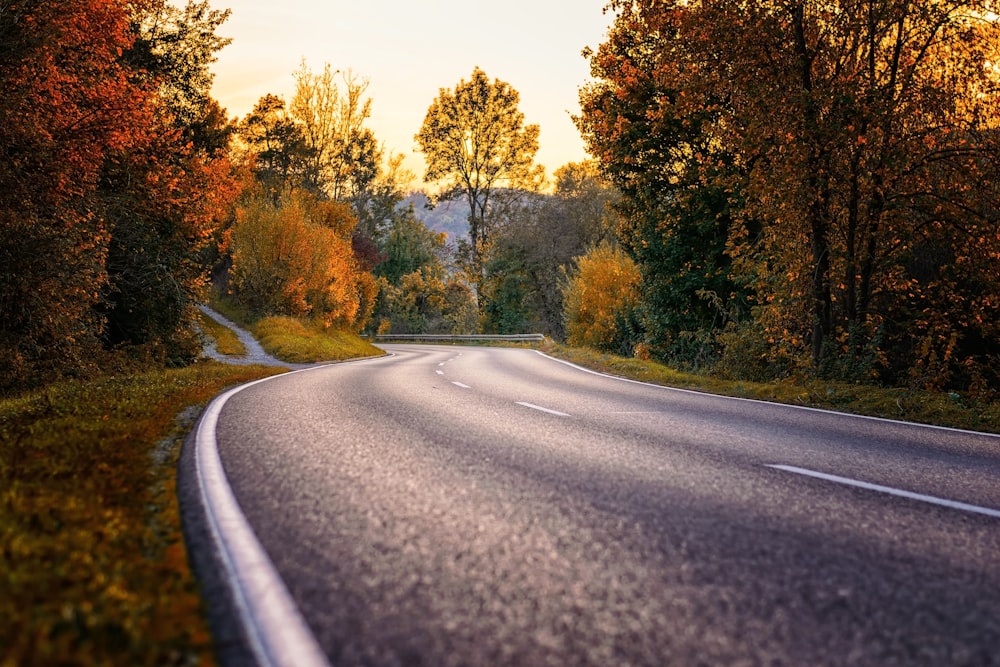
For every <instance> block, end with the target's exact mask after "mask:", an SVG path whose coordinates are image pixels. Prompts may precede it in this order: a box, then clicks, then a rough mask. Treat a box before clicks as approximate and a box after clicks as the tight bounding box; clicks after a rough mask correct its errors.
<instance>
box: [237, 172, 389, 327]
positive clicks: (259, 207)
mask: <svg viewBox="0 0 1000 667" xmlns="http://www.w3.org/2000/svg"><path fill="white" fill-rule="evenodd" d="M354 225H355V220H354V217H353V215H352V214H351V212H350V209H349V207H348V205H347V204H343V203H339V202H331V201H324V200H321V199H318V198H317V197H315V196H314V195H311V194H309V193H307V192H305V191H302V190H292V191H290V192H289V193H288V194H286V195H284V196H282V197H281V198H280V199H279V200H278V202H277V203H275V202H274V200H273V199H272V198H271V197H270V196H268V195H266V194H265V193H263V192H256V191H255V192H253V193H252V194H250V195H249V196H247V197H245V199H244V201H243V203H242V204H241V205H240V206H238V207H237V210H236V222H235V224H234V226H233V228H232V231H231V235H230V251H231V255H232V260H233V266H232V269H231V287H232V290H233V294H234V296H235V297H236V298H237V300H238V301H240V302H241V303H243V304H244V305H245V306H247V307H248V308H249V309H250V310H251V311H253V312H255V313H257V314H260V315H291V316H296V317H307V316H308V317H312V318H313V319H315V320H317V321H319V322H321V323H322V324H323V325H324V326H326V327H331V326H333V327H337V328H348V329H360V328H361V327H362V326H364V325H365V323H366V322H367V320H368V318H369V317H370V315H371V310H372V307H373V305H374V300H375V294H376V292H377V289H378V288H377V285H376V283H375V279H374V278H373V277H372V275H371V274H370V273H368V272H365V271H363V270H362V269H361V267H360V266H359V265H358V263H357V261H356V259H355V257H354V252H353V249H352V247H351V234H352V232H353V229H354Z"/></svg>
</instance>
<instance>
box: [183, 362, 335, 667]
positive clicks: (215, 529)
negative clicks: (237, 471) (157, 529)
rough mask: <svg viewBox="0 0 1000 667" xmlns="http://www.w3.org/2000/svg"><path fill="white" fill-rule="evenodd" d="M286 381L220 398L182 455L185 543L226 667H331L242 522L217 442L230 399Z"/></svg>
mask: <svg viewBox="0 0 1000 667" xmlns="http://www.w3.org/2000/svg"><path fill="white" fill-rule="evenodd" d="M293 372H303V371H293ZM283 375H284V374H283ZM283 375H277V376H272V377H268V378H263V379H261V380H256V381H254V382H250V383H247V384H243V385H240V386H238V387H235V388H233V389H230V390H228V391H226V392H224V393H222V394H220V395H219V396H217V397H216V398H215V399H213V400H212V402H211V403H209V405H208V407H206V408H205V410H204V411H203V412H202V414H201V417H200V418H199V420H198V423H197V425H196V426H195V428H194V429H193V430H192V431H191V432H190V433H189V434H188V436H187V438H186V439H185V442H184V447H183V449H182V451H181V460H180V463H179V466H178V480H177V486H178V495H179V498H180V506H181V517H182V524H183V530H184V538H185V542H186V543H187V545H188V550H189V554H190V559H191V563H192V567H193V568H194V571H195V575H196V576H197V578H198V581H199V583H200V585H201V587H202V596H203V598H204V599H206V600H211V601H212V604H206V608H207V616H208V621H209V625H210V627H211V629H212V634H213V638H214V640H215V645H216V655H217V657H218V659H219V662H220V664H222V665H223V667H230V666H234V667H235V666H237V665H240V666H242V665H249V664H254V665H258V667H285V666H288V667H292V666H294V667H329V662H328V661H327V659H326V656H325V655H324V654H323V652H322V650H321V649H320V647H319V644H318V643H317V641H316V639H315V637H314V636H313V634H312V631H311V630H309V628H308V626H307V625H306V623H305V620H304V619H303V618H302V615H301V613H300V612H299V610H298V608H297V607H296V606H295V603H294V602H293V601H292V599H291V596H290V595H289V593H288V589H287V588H286V587H285V584H284V582H283V581H282V580H281V578H280V576H278V573H277V572H276V571H275V569H274V566H273V564H272V563H271V560H270V559H269V558H268V556H267V554H266V553H265V551H264V549H263V547H262V546H261V545H260V542H259V541H258V540H257V537H256V535H254V533H253V530H252V529H251V528H250V526H249V524H248V523H247V521H246V518H245V517H244V516H243V513H242V511H241V510H240V508H239V505H238V503H237V501H236V498H235V496H234V495H233V492H232V488H231V487H230V486H229V482H228V480H227V479H226V476H225V471H224V470H223V468H222V462H221V460H220V458H219V452H218V447H217V445H216V439H215V428H216V424H217V421H218V418H219V414H220V413H221V411H222V408H223V407H224V406H225V404H226V402H227V401H228V400H229V398H231V397H232V396H233V395H235V394H237V393H239V392H240V391H242V390H244V389H246V388H248V387H251V386H254V385H256V384H259V383H261V382H267V381H268V380H272V379H274V378H276V377H282V376H283Z"/></svg>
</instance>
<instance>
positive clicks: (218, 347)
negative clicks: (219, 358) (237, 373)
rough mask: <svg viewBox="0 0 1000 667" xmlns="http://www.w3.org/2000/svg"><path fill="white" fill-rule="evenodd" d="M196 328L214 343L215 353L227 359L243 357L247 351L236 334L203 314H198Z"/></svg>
mask: <svg viewBox="0 0 1000 667" xmlns="http://www.w3.org/2000/svg"><path fill="white" fill-rule="evenodd" d="M198 326H199V327H201V330H202V331H203V332H204V334H205V335H206V336H208V337H209V338H211V339H212V340H214V341H215V351H216V352H218V353H219V354H224V355H226V356H229V357H245V356H247V349H246V347H245V346H244V345H243V343H242V342H241V341H240V338H239V336H237V335H236V332H235V331H233V330H232V329H230V328H229V327H227V326H223V325H221V324H219V323H218V322H216V321H215V320H213V319H212V318H211V317H209V316H208V315H206V314H205V313H199V314H198Z"/></svg>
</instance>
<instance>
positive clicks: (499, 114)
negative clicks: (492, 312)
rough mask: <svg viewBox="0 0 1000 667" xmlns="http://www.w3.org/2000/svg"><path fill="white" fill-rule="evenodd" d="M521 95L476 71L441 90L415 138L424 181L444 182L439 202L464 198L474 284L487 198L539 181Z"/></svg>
mask: <svg viewBox="0 0 1000 667" xmlns="http://www.w3.org/2000/svg"><path fill="white" fill-rule="evenodd" d="M519 101H520V95H519V94H518V92H517V91H516V90H514V89H513V88H512V87H511V86H510V84H508V83H505V82H503V81H500V80H499V79H496V80H494V81H493V82H492V83H491V82H490V80H489V79H488V77H487V76H486V74H485V72H483V71H482V70H481V69H479V68H478V67H477V68H475V69H474V70H473V72H472V77H471V79H470V80H469V81H468V82H466V81H465V80H464V79H463V80H462V81H460V82H459V83H458V85H457V86H455V89H454V91H452V90H450V89H443V88H442V89H441V91H440V93H439V94H438V97H437V98H435V100H434V101H433V103H432V104H431V106H430V108H429V109H428V110H427V115H426V116H425V118H424V122H423V125H422V126H421V128H420V132H418V133H417V135H416V137H415V139H416V141H417V143H418V145H419V147H420V150H421V152H423V153H424V158H425V160H426V162H427V170H426V172H425V174H424V181H425V182H428V183H436V182H443V183H444V191H443V192H442V193H441V194H440V195H439V199H440V200H442V201H447V200H453V199H458V198H463V197H464V198H465V201H466V202H467V204H468V206H469V240H470V246H471V247H470V249H471V258H472V265H473V272H474V275H475V276H476V284H477V285H478V283H479V281H480V279H481V276H482V259H483V252H484V248H485V247H486V245H487V243H488V242H489V240H490V239H489V237H490V230H489V226H488V218H489V214H490V206H491V196H492V195H494V194H495V193H496V190H497V189H498V188H500V187H504V188H508V189H525V188H527V189H533V183H535V182H536V181H537V179H538V176H539V170H538V168H536V167H535V166H534V156H535V153H536V152H537V151H538V133H539V128H538V126H537V125H525V124H524V114H523V113H521V111H520V110H518V106H517V105H518V102H519Z"/></svg>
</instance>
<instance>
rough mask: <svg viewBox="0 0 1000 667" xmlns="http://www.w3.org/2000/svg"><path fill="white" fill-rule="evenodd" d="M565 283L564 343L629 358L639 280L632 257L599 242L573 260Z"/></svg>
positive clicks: (609, 244) (633, 335) (608, 244)
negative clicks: (623, 355) (565, 341)
mask: <svg viewBox="0 0 1000 667" xmlns="http://www.w3.org/2000/svg"><path fill="white" fill-rule="evenodd" d="M564 280H565V282H564V285H563V303H564V308H565V315H566V334H567V337H566V340H567V341H568V342H569V343H570V344H571V345H582V346H586V347H592V348H594V349H598V350H604V351H607V352H614V353H617V354H625V355H631V354H632V353H633V352H634V346H635V343H636V342H637V341H636V337H635V332H634V331H633V330H632V329H633V328H634V325H635V321H634V311H635V307H636V306H637V305H638V302H639V281H640V276H639V269H638V267H637V266H636V264H635V262H634V261H633V260H632V258H631V257H629V256H628V255H627V254H626V253H625V252H623V251H622V249H621V248H618V247H616V246H614V245H612V244H611V243H607V242H604V243H600V244H598V245H596V246H594V247H593V248H591V249H590V250H588V251H587V252H586V253H584V254H583V255H581V256H580V257H578V258H576V260H575V261H574V263H573V266H572V267H571V268H570V269H569V270H568V271H566V272H565V279H564Z"/></svg>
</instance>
